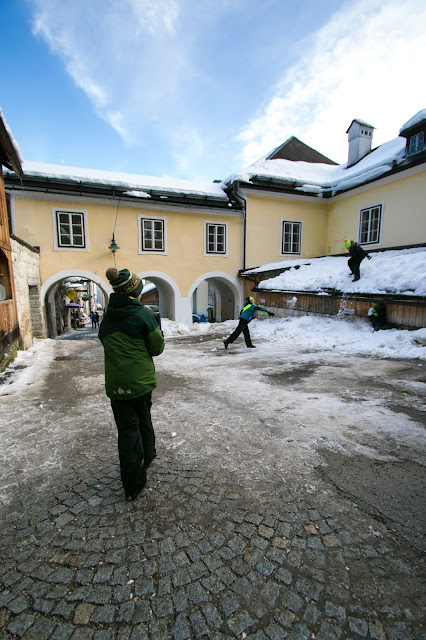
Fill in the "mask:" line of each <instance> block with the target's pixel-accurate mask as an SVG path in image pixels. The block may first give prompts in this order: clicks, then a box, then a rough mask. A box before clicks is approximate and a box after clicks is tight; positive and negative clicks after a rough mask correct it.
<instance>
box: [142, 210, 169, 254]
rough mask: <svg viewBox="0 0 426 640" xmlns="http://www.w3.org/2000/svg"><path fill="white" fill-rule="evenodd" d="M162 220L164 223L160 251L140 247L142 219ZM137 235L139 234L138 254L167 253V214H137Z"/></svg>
mask: <svg viewBox="0 0 426 640" xmlns="http://www.w3.org/2000/svg"><path fill="white" fill-rule="evenodd" d="M143 219H147V220H162V221H163V223H164V232H163V249H162V250H161V251H153V250H151V251H146V250H145V249H143V248H142V220H143ZM138 236H139V254H140V255H143V256H145V255H153V256H166V255H167V216H151V215H150V216H147V215H146V214H144V213H139V214H138Z"/></svg>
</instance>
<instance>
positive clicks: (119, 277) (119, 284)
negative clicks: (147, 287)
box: [105, 267, 143, 298]
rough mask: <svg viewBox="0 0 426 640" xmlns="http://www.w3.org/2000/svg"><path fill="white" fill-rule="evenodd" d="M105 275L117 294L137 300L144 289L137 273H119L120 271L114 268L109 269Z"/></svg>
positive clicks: (125, 270) (127, 271)
mask: <svg viewBox="0 0 426 640" xmlns="http://www.w3.org/2000/svg"><path fill="white" fill-rule="evenodd" d="M105 275H106V277H107V278H108V280H109V281H110V284H111V287H112V288H113V289H114V292H115V293H125V294H126V295H127V296H131V297H132V298H137V297H138V295H139V294H140V292H141V291H142V289H143V284H142V280H141V279H140V278H139V276H137V275H136V273H132V272H131V271H129V270H128V269H121V271H118V269H115V268H114V267H112V268H110V269H107V271H106V274H105Z"/></svg>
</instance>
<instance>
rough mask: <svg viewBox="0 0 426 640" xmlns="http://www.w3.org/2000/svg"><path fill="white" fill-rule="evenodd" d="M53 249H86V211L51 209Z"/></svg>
mask: <svg viewBox="0 0 426 640" xmlns="http://www.w3.org/2000/svg"><path fill="white" fill-rule="evenodd" d="M52 215H53V226H54V238H55V251H64V250H68V251H88V250H89V247H88V241H87V211H65V210H63V209H53V210H52Z"/></svg>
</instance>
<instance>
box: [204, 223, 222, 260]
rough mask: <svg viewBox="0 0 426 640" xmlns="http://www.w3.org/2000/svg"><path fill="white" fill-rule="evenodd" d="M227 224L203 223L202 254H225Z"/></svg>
mask: <svg viewBox="0 0 426 640" xmlns="http://www.w3.org/2000/svg"><path fill="white" fill-rule="evenodd" d="M226 227H227V224H226V223H222V224H219V223H216V222H205V223H204V254H205V255H211V254H216V255H227V242H226V236H227V228H226Z"/></svg>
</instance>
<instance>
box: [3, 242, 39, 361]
mask: <svg viewBox="0 0 426 640" xmlns="http://www.w3.org/2000/svg"><path fill="white" fill-rule="evenodd" d="M10 243H11V247H12V262H13V274H14V282H15V291H16V306H17V310H18V322H19V329H20V334H21V343H22V348H23V349H28V348H29V347H31V346H32V344H33V338H46V337H47V332H46V323H45V320H44V317H43V314H42V305H41V300H40V286H41V283H40V251H39V250H38V249H36V248H34V247H32V246H31V245H29V244H28V243H26V242H25V241H24V240H21V239H20V238H18V237H17V236H14V235H12V236H11V237H10Z"/></svg>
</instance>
